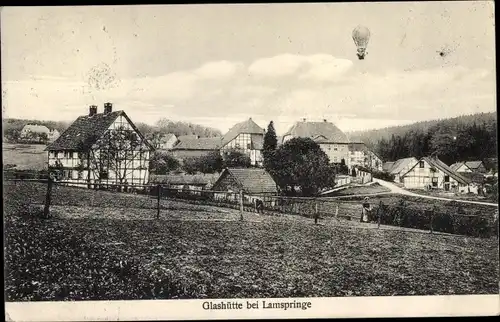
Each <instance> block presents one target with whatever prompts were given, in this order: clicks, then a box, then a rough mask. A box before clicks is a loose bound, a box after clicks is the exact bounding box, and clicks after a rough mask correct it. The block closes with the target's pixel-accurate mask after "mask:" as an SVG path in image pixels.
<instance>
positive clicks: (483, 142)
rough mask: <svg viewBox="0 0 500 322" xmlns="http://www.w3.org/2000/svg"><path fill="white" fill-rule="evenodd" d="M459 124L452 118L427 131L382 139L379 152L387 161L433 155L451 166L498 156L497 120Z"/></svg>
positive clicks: (408, 132)
mask: <svg viewBox="0 0 500 322" xmlns="http://www.w3.org/2000/svg"><path fill="white" fill-rule="evenodd" d="M459 121H460V119H450V120H445V121H440V122H437V123H436V124H434V125H432V126H430V127H429V128H428V129H427V130H420V129H410V130H408V131H406V132H405V133H402V134H398V135H396V134H393V135H392V136H391V137H390V138H389V139H385V138H382V139H381V140H379V141H378V142H377V143H376V151H378V153H379V155H380V156H381V158H382V159H383V160H387V161H395V160H397V159H400V158H406V157H416V158H420V157H423V156H428V155H431V154H435V155H437V156H438V157H439V158H440V159H441V160H442V161H443V162H445V163H447V164H452V163H454V162H457V161H471V160H483V159H486V158H491V157H496V155H497V139H496V126H497V121H496V118H491V119H489V120H488V121H483V122H481V123H477V122H475V121H473V122H471V123H470V122H459Z"/></svg>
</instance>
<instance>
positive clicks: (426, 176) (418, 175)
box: [401, 160, 466, 191]
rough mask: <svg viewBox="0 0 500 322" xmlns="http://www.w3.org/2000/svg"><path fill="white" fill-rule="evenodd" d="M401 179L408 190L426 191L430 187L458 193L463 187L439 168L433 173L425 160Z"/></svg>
mask: <svg viewBox="0 0 500 322" xmlns="http://www.w3.org/2000/svg"><path fill="white" fill-rule="evenodd" d="M421 163H422V164H421ZM422 165H423V167H422ZM401 179H402V182H403V185H404V187H405V188H406V189H426V188H427V187H429V186H430V187H431V188H432V189H444V190H445V191H456V190H458V188H459V186H460V185H461V184H459V183H458V182H457V181H456V180H455V179H454V178H452V177H451V176H448V175H447V174H446V173H444V172H443V171H441V170H439V169H437V168H436V169H435V171H432V170H431V166H430V165H429V164H428V163H427V162H426V161H424V160H422V161H419V162H418V163H417V164H416V165H415V167H413V168H412V169H411V170H410V171H409V172H408V173H406V174H404V176H402V178H401ZM462 186H466V185H462Z"/></svg>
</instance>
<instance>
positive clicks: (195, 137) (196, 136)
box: [177, 134, 200, 142]
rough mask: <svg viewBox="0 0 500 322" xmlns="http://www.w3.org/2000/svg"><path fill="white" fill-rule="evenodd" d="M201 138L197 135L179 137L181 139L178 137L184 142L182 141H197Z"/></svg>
mask: <svg viewBox="0 0 500 322" xmlns="http://www.w3.org/2000/svg"><path fill="white" fill-rule="evenodd" d="M199 138H200V137H199V136H198V135H196V134H190V135H179V137H177V140H178V141H180V142H182V141H185V140H195V139H199Z"/></svg>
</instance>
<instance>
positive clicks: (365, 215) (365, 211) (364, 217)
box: [361, 197, 371, 222]
mask: <svg viewBox="0 0 500 322" xmlns="http://www.w3.org/2000/svg"><path fill="white" fill-rule="evenodd" d="M368 200H369V198H368V197H365V199H364V200H363V208H362V210H361V222H368V221H369V212H370V211H371V207H370V202H369V201H368Z"/></svg>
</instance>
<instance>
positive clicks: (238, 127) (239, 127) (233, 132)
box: [222, 118, 265, 146]
mask: <svg viewBox="0 0 500 322" xmlns="http://www.w3.org/2000/svg"><path fill="white" fill-rule="evenodd" d="M264 132H265V131H264V129H263V128H261V127H260V126H259V125H258V124H257V123H255V122H254V121H253V120H252V118H249V119H248V120H246V121H243V122H240V123H237V124H235V125H234V126H233V127H232V128H230V129H229V131H228V132H227V133H226V134H224V136H223V137H222V146H224V145H226V144H228V143H229V142H231V141H232V140H233V139H234V138H236V137H237V136H238V135H240V134H242V133H247V134H255V136H254V135H252V140H253V139H254V138H256V137H257V136H262V137H263V136H264ZM263 142H264V140H263V139H262V144H263Z"/></svg>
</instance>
